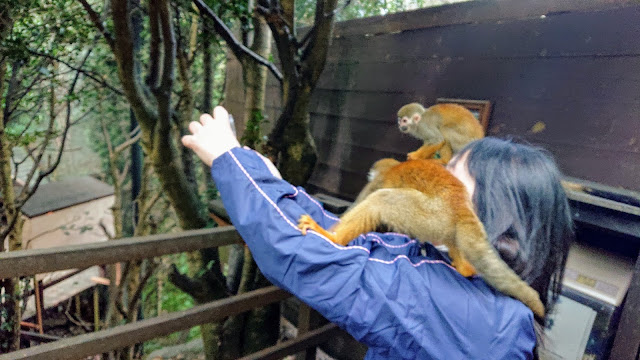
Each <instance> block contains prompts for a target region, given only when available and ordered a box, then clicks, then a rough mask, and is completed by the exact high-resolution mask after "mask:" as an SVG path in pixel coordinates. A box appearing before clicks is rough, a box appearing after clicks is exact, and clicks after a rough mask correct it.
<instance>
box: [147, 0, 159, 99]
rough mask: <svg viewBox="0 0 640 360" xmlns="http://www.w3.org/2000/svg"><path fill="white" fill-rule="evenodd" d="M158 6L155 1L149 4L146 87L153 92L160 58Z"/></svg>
mask: <svg viewBox="0 0 640 360" xmlns="http://www.w3.org/2000/svg"><path fill="white" fill-rule="evenodd" d="M158 16H159V13H158V4H157V2H156V1H151V2H149V31H150V32H151V41H150V44H149V76H148V77H147V85H148V86H149V87H150V88H151V89H152V90H155V89H156V88H157V87H158V79H159V77H160V76H159V72H160V64H161V61H162V57H161V56H160V45H161V41H162V39H161V37H160V29H159V25H160V21H159V20H158Z"/></svg>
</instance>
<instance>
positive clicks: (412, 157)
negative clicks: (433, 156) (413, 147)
mask: <svg viewBox="0 0 640 360" xmlns="http://www.w3.org/2000/svg"><path fill="white" fill-rule="evenodd" d="M420 159H421V157H420V154H419V153H418V152H417V151H412V152H410V153H408V154H407V160H420Z"/></svg>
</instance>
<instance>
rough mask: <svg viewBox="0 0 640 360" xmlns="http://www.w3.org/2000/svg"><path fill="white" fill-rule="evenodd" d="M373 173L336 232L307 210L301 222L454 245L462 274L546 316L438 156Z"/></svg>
mask: <svg viewBox="0 0 640 360" xmlns="http://www.w3.org/2000/svg"><path fill="white" fill-rule="evenodd" d="M372 173H373V178H372V180H371V181H370V182H369V183H368V184H367V185H366V186H365V187H364V188H363V189H362V191H361V193H360V194H359V196H358V198H357V199H356V202H355V204H354V206H353V207H352V208H350V209H349V210H348V211H347V212H346V213H345V214H344V215H343V216H342V217H341V219H340V222H338V223H337V224H336V225H334V227H333V228H332V229H331V231H332V232H328V231H326V230H324V229H322V228H321V227H320V226H319V225H318V224H317V223H316V222H315V221H314V220H313V219H311V217H309V216H307V215H303V216H302V217H301V218H300V220H299V223H298V227H299V228H300V229H301V230H302V231H303V233H304V234H306V231H307V230H314V231H316V232H318V233H320V234H322V235H324V236H325V237H327V238H328V239H330V240H331V241H333V242H334V243H336V244H340V245H347V244H348V243H349V242H350V241H352V240H353V239H355V238H356V237H358V236H359V235H360V234H363V233H368V232H371V231H376V229H377V228H378V227H379V226H380V225H386V226H387V227H388V228H390V230H391V231H397V232H400V233H403V234H407V235H409V236H411V237H413V238H417V239H418V240H420V241H428V242H430V243H432V244H434V245H441V244H444V245H446V246H447V247H448V248H449V255H450V257H451V260H452V265H453V266H454V267H455V268H456V269H457V270H458V272H460V274H462V275H463V276H471V275H473V274H475V273H476V270H477V272H478V273H480V274H481V275H482V276H483V278H484V279H485V280H486V281H487V283H489V284H490V285H492V286H493V287H494V288H496V289H497V290H499V291H501V292H503V293H505V294H507V295H509V296H512V297H514V298H516V299H518V300H520V301H522V302H523V303H524V304H525V305H527V306H528V307H529V308H531V310H533V312H534V314H536V315H537V316H540V317H544V312H545V309H544V305H543V304H542V302H541V301H540V296H539V294H538V292H537V291H535V290H534V289H532V288H531V287H530V286H529V285H528V284H527V283H526V282H524V281H523V280H522V279H521V278H520V277H519V276H518V275H517V274H516V273H515V272H514V271H513V270H512V269H511V268H510V267H509V266H508V265H507V264H506V263H505V262H504V261H503V260H502V259H501V258H500V256H499V255H498V253H497V252H496V251H495V249H494V248H493V246H491V244H490V243H489V241H488V240H487V235H486V233H485V231H484V227H483V226H482V223H481V222H480V220H479V219H478V217H477V216H476V214H475V212H474V211H473V204H472V202H471V197H470V196H469V194H468V193H467V191H466V189H465V187H464V185H463V184H462V183H461V182H460V181H459V180H458V179H457V178H456V177H455V176H453V175H452V174H451V173H449V171H448V170H446V169H445V168H444V167H442V165H440V163H439V162H437V161H433V160H409V161H406V162H402V163H401V162H398V161H397V160H394V159H382V160H379V161H377V162H376V163H375V164H374V165H373V167H372Z"/></svg>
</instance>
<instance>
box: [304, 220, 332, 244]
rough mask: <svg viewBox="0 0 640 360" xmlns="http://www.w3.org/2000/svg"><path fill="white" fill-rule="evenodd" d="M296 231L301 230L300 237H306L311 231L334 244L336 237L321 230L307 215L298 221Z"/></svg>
mask: <svg viewBox="0 0 640 360" xmlns="http://www.w3.org/2000/svg"><path fill="white" fill-rule="evenodd" d="M298 229H300V230H302V235H307V231H308V230H313V231H315V232H317V233H319V234H321V235H322V236H324V237H326V238H328V239H329V240H331V241H333V242H336V239H335V237H336V235H335V234H333V233H330V232H328V231H327V230H325V229H323V228H322V227H321V226H320V225H318V223H317V222H316V221H315V220H313V219H312V218H311V216H309V215H302V216H300V219H299V220H298Z"/></svg>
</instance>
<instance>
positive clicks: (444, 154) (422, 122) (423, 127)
mask: <svg viewBox="0 0 640 360" xmlns="http://www.w3.org/2000/svg"><path fill="white" fill-rule="evenodd" d="M398 128H399V129H400V131H402V132H403V133H409V134H411V135H413V136H414V137H416V138H418V139H420V140H422V141H424V145H422V146H421V147H420V148H419V149H418V150H416V151H413V152H410V153H409V154H408V155H407V159H408V160H418V159H430V158H432V157H433V156H434V155H435V154H436V153H437V152H438V151H439V152H440V159H439V160H438V161H440V162H441V163H442V164H446V163H448V162H449V160H451V158H452V157H453V155H455V154H456V153H458V152H459V151H460V150H461V149H462V148H463V147H464V146H465V145H467V144H468V143H470V142H472V141H474V140H477V139H481V138H483V137H484V128H483V127H482V125H481V124H480V122H479V121H478V119H476V117H475V116H473V114H472V113H471V111H469V110H468V109H467V108H465V107H464V106H462V105H458V104H436V105H433V106H431V107H429V108H427V109H425V108H424V107H423V106H422V105H420V104H418V103H411V104H407V105H404V106H403V107H401V108H400V110H398Z"/></svg>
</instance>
